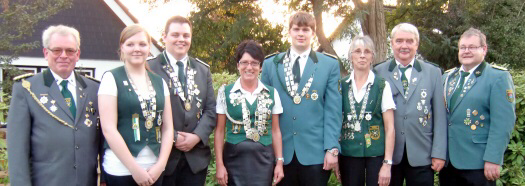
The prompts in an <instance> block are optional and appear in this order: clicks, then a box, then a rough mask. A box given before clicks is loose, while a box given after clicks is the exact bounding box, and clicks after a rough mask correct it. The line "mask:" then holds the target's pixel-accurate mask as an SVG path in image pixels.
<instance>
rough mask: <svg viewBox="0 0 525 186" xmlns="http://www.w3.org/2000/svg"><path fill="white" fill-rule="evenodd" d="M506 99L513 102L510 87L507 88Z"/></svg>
mask: <svg viewBox="0 0 525 186" xmlns="http://www.w3.org/2000/svg"><path fill="white" fill-rule="evenodd" d="M507 100H508V101H509V102H511V103H512V102H514V93H512V90H510V89H509V90H507Z"/></svg>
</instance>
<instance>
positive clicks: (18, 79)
mask: <svg viewBox="0 0 525 186" xmlns="http://www.w3.org/2000/svg"><path fill="white" fill-rule="evenodd" d="M34 75H35V74H34V73H27V74H22V75H18V76H16V77H14V78H13V81H21V80H22V79H27V78H30V77H33V76H34Z"/></svg>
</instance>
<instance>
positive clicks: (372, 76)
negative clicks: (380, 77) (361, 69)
mask: <svg viewBox="0 0 525 186" xmlns="http://www.w3.org/2000/svg"><path fill="white" fill-rule="evenodd" d="M375 78H376V75H375V74H374V72H373V71H371V70H370V71H369V72H368V78H367V79H366V82H365V85H368V83H370V84H372V85H373V84H374V79H375ZM350 81H352V82H355V79H354V71H353V70H352V73H350V78H348V79H347V80H346V82H347V83H350Z"/></svg>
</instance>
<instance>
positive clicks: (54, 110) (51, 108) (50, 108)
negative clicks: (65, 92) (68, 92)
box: [49, 100, 58, 112]
mask: <svg viewBox="0 0 525 186" xmlns="http://www.w3.org/2000/svg"><path fill="white" fill-rule="evenodd" d="M55 102H56V101H55V100H51V104H53V105H51V107H49V110H51V112H56V111H57V109H58V108H57V106H55Z"/></svg>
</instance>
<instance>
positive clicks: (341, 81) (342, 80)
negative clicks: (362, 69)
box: [339, 75, 350, 84]
mask: <svg viewBox="0 0 525 186" xmlns="http://www.w3.org/2000/svg"><path fill="white" fill-rule="evenodd" d="M348 79H350V75H347V76H345V77H343V78H341V79H339V83H341V84H346V83H347V82H346V81H348Z"/></svg>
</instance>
